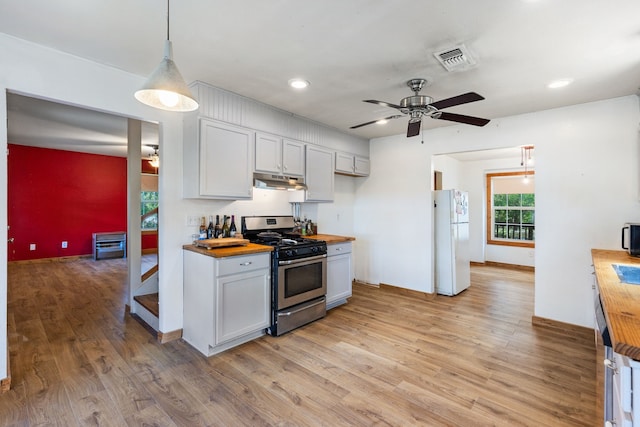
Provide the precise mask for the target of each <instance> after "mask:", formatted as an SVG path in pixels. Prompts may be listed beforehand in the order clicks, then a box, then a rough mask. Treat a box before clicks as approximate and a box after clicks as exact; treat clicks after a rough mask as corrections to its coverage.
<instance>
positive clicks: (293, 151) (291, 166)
mask: <svg viewBox="0 0 640 427" xmlns="http://www.w3.org/2000/svg"><path fill="white" fill-rule="evenodd" d="M304 147H305V144H304V143H303V142H300V141H294V140H291V139H283V140H282V173H283V174H284V175H287V176H304Z"/></svg>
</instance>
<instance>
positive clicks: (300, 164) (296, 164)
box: [255, 132, 305, 176]
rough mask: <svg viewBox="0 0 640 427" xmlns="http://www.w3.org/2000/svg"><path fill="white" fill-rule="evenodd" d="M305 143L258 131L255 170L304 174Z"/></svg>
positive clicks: (279, 173) (280, 173) (282, 173)
mask: <svg viewBox="0 0 640 427" xmlns="http://www.w3.org/2000/svg"><path fill="white" fill-rule="evenodd" d="M304 145H305V144H304V143H302V142H299V141H293V140H290V139H285V138H281V137H279V136H276V135H270V134H265V133H260V132H258V133H256V148H255V156H256V157H255V158H256V163H255V171H256V172H267V173H274V174H278V175H287V176H304Z"/></svg>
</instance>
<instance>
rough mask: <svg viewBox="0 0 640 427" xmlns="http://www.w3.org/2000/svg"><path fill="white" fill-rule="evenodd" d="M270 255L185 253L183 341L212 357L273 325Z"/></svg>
mask: <svg viewBox="0 0 640 427" xmlns="http://www.w3.org/2000/svg"><path fill="white" fill-rule="evenodd" d="M269 260H270V254H269V253H260V254H252V255H241V256H233V257H228V258H214V257H210V256H206V255H202V254H199V253H196V252H192V251H189V250H185V251H184V327H183V334H182V335H183V339H184V340H185V341H186V342H188V343H189V344H191V345H192V346H193V347H195V348H196V349H197V350H198V351H200V352H201V353H202V354H204V355H205V356H211V355H213V354H216V353H219V352H221V351H224V350H227V349H229V348H231V347H235V346H236V345H239V344H242V343H245V342H247V341H250V340H252V339H254V338H257V337H259V336H261V335H264V333H265V328H267V327H268V326H269V324H270V305H271V304H270V302H271V298H270V272H271V270H270V263H269Z"/></svg>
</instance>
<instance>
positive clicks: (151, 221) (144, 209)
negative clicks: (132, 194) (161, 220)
mask: <svg viewBox="0 0 640 427" xmlns="http://www.w3.org/2000/svg"><path fill="white" fill-rule="evenodd" d="M140 201H141V203H140V217H142V218H143V219H142V223H141V228H142V229H143V230H157V229H158V192H157V191H142V192H141V193H140ZM154 210H155V212H154V213H153V214H151V215H148V216H147V214H148V213H150V212H152V211H154Z"/></svg>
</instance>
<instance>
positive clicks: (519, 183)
mask: <svg viewBox="0 0 640 427" xmlns="http://www.w3.org/2000/svg"><path fill="white" fill-rule="evenodd" d="M533 175H534V172H532V171H529V172H528V173H527V175H526V179H525V173H524V172H504V173H494V174H487V243H488V244H491V245H505V246H522V247H531V248H533V247H534V246H535V244H534V242H535V230H536V224H535V191H534V188H535V186H534V179H533Z"/></svg>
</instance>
